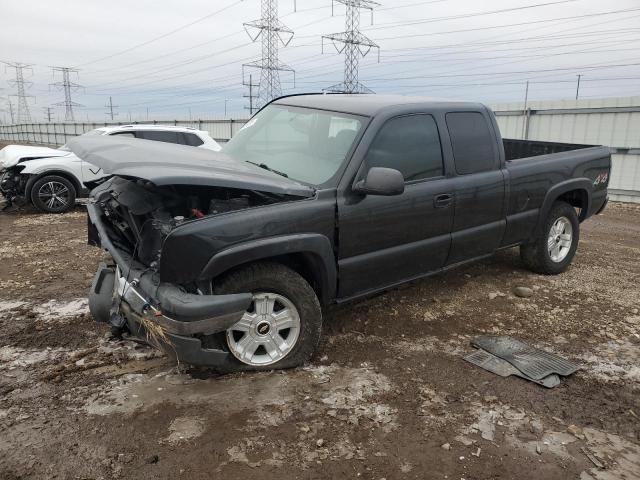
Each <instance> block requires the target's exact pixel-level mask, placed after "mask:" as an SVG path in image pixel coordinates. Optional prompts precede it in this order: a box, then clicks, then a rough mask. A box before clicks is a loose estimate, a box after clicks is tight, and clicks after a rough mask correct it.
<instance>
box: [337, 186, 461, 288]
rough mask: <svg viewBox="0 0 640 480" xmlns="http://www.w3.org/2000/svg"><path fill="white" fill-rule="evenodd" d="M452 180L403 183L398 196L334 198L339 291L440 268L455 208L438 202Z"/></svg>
mask: <svg viewBox="0 0 640 480" xmlns="http://www.w3.org/2000/svg"><path fill="white" fill-rule="evenodd" d="M453 182H454V180H453V179H434V180H429V181H423V182H418V183H413V184H409V185H407V186H406V188H405V191H404V193H403V194H402V195H398V196H395V197H381V196H373V195H368V196H366V197H361V196H357V195H352V196H348V197H346V198H343V199H341V200H340V201H339V203H338V213H339V218H340V227H339V238H338V245H339V251H340V258H339V260H338V268H339V272H340V283H339V296H340V297H351V296H355V295H358V294H362V293H365V292H367V291H371V290H376V289H379V288H382V287H385V286H388V285H392V284H394V283H398V282H401V281H403V280H408V279H411V278H414V277H417V276H420V275H424V274H426V273H429V272H431V271H434V270H437V269H439V268H442V266H443V265H444V262H445V260H446V258H447V254H448V252H449V246H450V242H451V236H450V231H451V226H452V222H453V208H452V206H453V205H451V206H446V205H444V206H436V205H437V202H435V200H436V198H435V197H436V196H437V195H442V194H451V192H452V189H453Z"/></svg>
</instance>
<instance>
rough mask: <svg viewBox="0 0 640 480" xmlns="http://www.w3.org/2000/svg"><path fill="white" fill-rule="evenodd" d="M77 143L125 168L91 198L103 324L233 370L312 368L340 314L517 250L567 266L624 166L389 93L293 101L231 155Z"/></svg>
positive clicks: (112, 169) (237, 143) (555, 269)
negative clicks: (325, 325)
mask: <svg viewBox="0 0 640 480" xmlns="http://www.w3.org/2000/svg"><path fill="white" fill-rule="evenodd" d="M69 146H70V148H71V149H72V150H73V152H74V153H76V154H77V155H78V156H79V157H80V158H83V159H84V160H86V161H88V162H90V163H92V164H94V165H98V166H100V167H101V168H103V169H104V170H105V172H107V173H110V174H111V175H112V176H111V177H110V178H109V179H108V180H106V181H104V182H103V183H102V184H100V185H99V186H97V187H96V188H95V189H94V190H93V192H92V195H91V200H90V203H89V205H88V214H89V242H90V243H91V244H94V245H97V246H101V247H102V248H104V249H106V250H107V251H108V253H109V254H110V255H109V257H108V260H106V261H105V262H103V263H102V264H101V265H100V267H99V269H98V272H97V274H96V276H95V279H94V282H93V285H92V287H91V292H90V307H91V311H92V313H93V315H94V317H95V318H96V320H98V321H103V322H108V323H111V325H112V327H113V328H114V329H115V330H116V332H117V333H127V334H131V335H134V336H141V337H145V338H147V339H148V340H149V341H150V342H152V343H153V344H155V345H156V346H158V347H162V348H165V349H166V350H167V351H169V352H173V353H175V354H176V355H177V357H178V359H179V360H181V361H183V362H185V363H188V364H194V365H208V366H212V367H216V368H218V369H220V370H226V371H230V370H238V369H247V368H248V369H271V368H286V367H293V366H297V365H300V364H302V363H303V362H305V361H307V360H308V359H309V358H310V357H311V355H312V354H313V352H314V350H315V348H316V346H317V344H318V340H319V338H320V332H321V324H322V312H323V310H324V309H325V308H326V307H327V306H329V305H331V304H336V303H342V302H346V301H349V300H353V299H357V298H361V297H363V296H367V295H370V294H373V293H375V292H379V291H382V290H385V289H388V288H390V287H393V286H395V285H399V284H401V283H404V282H407V281H411V280H415V279H418V278H421V277H425V276H428V275H431V274H434V273H437V272H442V271H443V270H447V269H450V268H453V267H456V266H458V265H461V264H465V263H467V262H471V261H474V260H478V259H481V258H484V257H486V256H489V255H491V254H493V253H494V252H496V251H497V250H500V249H505V248H510V247H514V246H519V247H520V253H521V258H522V262H523V263H524V265H525V266H526V267H527V268H529V269H531V270H533V271H535V272H539V273H541V274H557V273H560V272H562V271H564V270H565V269H566V268H567V267H568V265H569V264H570V262H571V260H572V259H573V256H574V254H575V252H576V248H577V246H578V237H579V228H580V222H582V221H584V220H585V219H587V218H588V217H589V216H591V215H593V214H596V213H599V212H600V211H602V210H603V209H604V207H605V205H606V202H607V184H608V178H609V172H610V167H611V158H610V153H609V150H608V148H605V147H598V146H588V145H570V144H558V143H546V142H534V141H523V140H502V139H501V136H500V132H499V130H498V126H497V124H496V120H495V118H494V115H493V113H492V112H491V111H490V110H489V109H488V108H487V107H485V106H484V105H481V104H478V103H468V102H451V101H442V100H431V99H426V98H410V97H396V96H381V95H352V96H350V95H300V96H289V97H283V98H280V99H277V100H275V101H273V102H272V103H270V104H269V105H267V106H266V107H264V108H263V109H262V110H261V111H260V112H258V113H257V114H256V115H255V116H254V117H253V118H252V119H251V120H250V121H249V122H248V123H247V124H246V125H245V126H244V128H243V129H242V130H241V131H240V132H239V133H238V134H237V135H236V136H235V137H234V138H233V139H232V140H231V141H230V142H229V143H228V144H227V145H226V146H225V147H224V148H223V151H222V152H209V151H199V150H196V149H191V148H188V147H182V146H174V145H168V144H167V145H165V144H160V143H157V142H147V141H144V140H129V139H119V138H115V139H114V138H103V137H87V138H80V139H77V140H74V141H72V142H70V144H69Z"/></svg>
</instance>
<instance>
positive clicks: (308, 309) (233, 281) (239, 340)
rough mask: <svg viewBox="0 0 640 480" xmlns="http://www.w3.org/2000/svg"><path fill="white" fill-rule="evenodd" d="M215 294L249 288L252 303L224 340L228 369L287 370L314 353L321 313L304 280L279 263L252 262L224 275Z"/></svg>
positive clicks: (318, 336) (241, 291) (320, 323)
mask: <svg viewBox="0 0 640 480" xmlns="http://www.w3.org/2000/svg"><path fill="white" fill-rule="evenodd" d="M214 292H215V293H216V294H225V293H243V292H251V293H252V294H253V301H252V302H251V305H250V306H249V308H248V309H247V311H246V312H245V314H244V316H243V317H242V319H241V320H240V321H239V322H238V323H236V324H235V325H233V326H232V327H231V328H229V329H228V330H227V331H226V333H225V340H226V344H227V347H228V348H229V352H230V353H231V354H232V355H233V359H232V362H231V364H232V367H231V370H271V369H275V368H291V367H297V366H299V365H302V364H303V363H305V362H307V361H308V360H309V359H310V358H311V356H312V355H313V353H314V352H315V349H316V347H317V346H318V342H319V340H320V332H321V329H322V311H321V309H320V302H319V301H318V297H317V296H316V294H315V292H314V291H313V289H312V288H311V286H310V285H309V284H308V283H307V281H306V280H305V279H304V278H303V277H302V276H301V275H299V274H298V273H296V272H295V271H293V270H291V269H290V268H288V267H286V266H284V265H281V264H278V263H256V264H253V265H249V266H247V267H243V268H241V269H239V270H237V271H235V272H233V273H231V274H229V275H228V276H227V277H225V278H224V279H222V281H221V282H220V283H219V284H218V285H216V287H215V288H214Z"/></svg>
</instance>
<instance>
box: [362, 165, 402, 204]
mask: <svg viewBox="0 0 640 480" xmlns="http://www.w3.org/2000/svg"><path fill="white" fill-rule="evenodd" d="M353 190H354V191H355V192H358V193H363V194H365V195H384V196H387V197H390V196H392V195H400V194H402V193H403V192H404V177H403V176H402V173H400V172H399V171H398V170H395V169H393V168H383V167H372V168H370V169H369V172H367V177H366V178H365V179H363V180H360V181H358V182H356V184H355V185H354V186H353Z"/></svg>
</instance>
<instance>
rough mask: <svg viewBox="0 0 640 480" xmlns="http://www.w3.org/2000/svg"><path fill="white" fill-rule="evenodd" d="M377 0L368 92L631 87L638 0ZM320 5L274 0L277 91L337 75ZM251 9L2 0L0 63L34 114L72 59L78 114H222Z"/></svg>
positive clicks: (0, 75) (540, 94)
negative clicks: (22, 77) (287, 35)
mask: <svg viewBox="0 0 640 480" xmlns="http://www.w3.org/2000/svg"><path fill="white" fill-rule="evenodd" d="M379 3H380V6H378V7H377V8H376V9H375V12H374V17H373V19H374V23H373V25H371V16H370V13H369V12H368V11H365V10H363V11H362V18H361V25H362V33H363V34H365V35H367V36H368V37H369V38H370V39H371V40H373V41H374V42H376V43H377V44H378V45H379V46H380V62H379V63H378V55H377V52H375V51H373V52H370V53H369V55H367V56H366V57H365V58H364V59H362V60H361V65H360V80H361V81H362V82H363V83H364V84H365V85H366V86H368V87H369V88H371V89H372V90H374V91H375V92H377V93H398V94H407V95H409V94H411V95H429V96H439V97H450V98H460V99H468V100H474V101H482V102H487V103H496V102H503V101H521V100H522V99H523V98H524V91H525V82H526V81H527V80H530V82H531V83H530V89H529V98H530V99H534V100H541V99H560V98H574V97H575V90H576V80H577V75H578V74H581V75H583V77H582V82H581V87H580V96H581V97H583V98H596V97H612V96H629V95H634V94H635V95H640V0H611V1H608V2H602V1H598V0H571V1H561V0H492V1H490V2H489V1H480V0H428V1H418V0H393V1H391V0H380V2H379ZM524 7H531V8H524ZM517 8H518V9H517ZM516 9H517V10H516ZM501 10H503V11H501ZM504 10H506V11H504ZM331 11H332V8H331V0H297V11H296V12H294V1H293V0H280V1H279V13H280V18H281V21H282V22H283V23H284V24H285V25H287V26H288V27H290V28H291V29H292V30H293V31H294V32H295V36H294V38H293V40H292V41H291V43H290V44H289V46H287V47H286V48H284V47H283V48H281V50H280V59H281V61H282V62H284V63H286V64H288V65H289V66H291V67H292V68H293V69H295V70H296V84H295V87H294V84H293V75H291V74H290V73H288V72H283V73H282V74H281V80H282V87H283V93H294V92H304V91H320V90H322V89H323V88H325V87H328V86H330V85H332V84H335V83H339V82H341V81H342V79H343V64H344V59H343V57H342V56H341V55H340V54H338V53H337V52H336V50H335V48H334V47H333V46H332V45H331V44H329V43H325V48H324V51H325V53H324V54H322V53H321V35H322V34H329V33H336V32H340V31H342V30H344V14H345V8H344V6H343V5H340V4H336V6H335V11H334V16H333V17H332V16H331ZM215 12H219V13H217V14H214V13H215ZM212 14H214V15H212ZM259 17H260V0H242V1H238V0H214V1H211V0H209V1H204V0H182V1H180V2H169V1H162V2H161V1H158V0H137V1H123V0H110V1H108V2H104V1H101V2H98V1H92V0H47V1H43V0H39V1H36V0H20V1H16V0H0V21H1V25H0V60H4V61H13V62H23V63H30V64H33V69H32V72H27V76H28V77H29V78H28V80H30V81H31V82H33V85H32V86H31V88H29V90H28V93H29V94H31V95H34V97H35V103H33V101H32V102H31V104H30V105H31V111H32V116H33V117H35V118H36V119H42V118H43V116H44V113H43V107H46V106H51V105H52V104H53V103H56V102H59V101H61V100H63V99H64V95H63V92H61V91H58V90H57V89H56V87H51V86H49V84H50V83H52V82H55V81H59V80H60V77H59V76H55V77H54V76H53V74H52V69H51V66H65V67H77V68H78V69H79V72H78V75H77V76H75V75H74V76H73V81H75V82H77V83H79V84H81V85H83V88H81V89H78V90H77V91H74V92H73V100H74V101H76V102H78V103H81V104H83V105H84V107H83V108H78V109H76V112H77V115H76V117H77V118H78V119H82V120H86V119H87V116H88V117H89V118H90V119H91V120H92V121H104V120H106V118H107V117H106V115H105V111H106V109H105V107H104V105H105V104H106V103H107V102H108V100H109V96H111V97H112V98H113V103H114V104H115V105H118V108H117V109H116V111H117V112H118V113H119V116H118V118H117V119H118V120H121V121H128V119H129V115H131V117H132V119H133V120H144V119H145V118H146V115H147V109H148V111H149V118H150V119H153V118H157V119H166V118H179V119H185V118H188V117H189V114H191V115H192V117H194V118H197V117H200V118H214V117H221V116H222V115H223V113H224V105H225V99H226V100H227V102H226V103H227V109H228V115H229V116H231V115H234V116H238V115H244V114H245V111H244V107H245V106H247V105H248V102H247V100H246V99H245V98H243V95H246V94H247V93H248V91H247V88H246V87H243V86H242V64H243V63H247V62H250V61H252V60H257V59H259V58H260V44H259V43H252V42H251V40H250V39H249V37H248V35H247V33H246V32H245V31H244V29H243V22H248V21H251V20H254V19H258V18H259ZM190 23H193V24H192V25H190V26H187V25H189V24H190ZM183 27H185V28H183ZM172 32H173V33H172ZM159 37H162V38H159ZM14 75H15V73H14V71H13V70H12V69H10V68H9V69H6V70H5V69H4V68H2V69H0V98H1V97H5V98H6V97H7V95H10V94H12V93H14V87H12V86H11V85H9V84H8V83H7V80H10V79H11V78H13V76H14ZM258 76H259V74H258V73H256V74H255V75H254V81H257V78H256V77H258ZM2 108H4V109H6V101H4V102H2V101H0V109H2ZM54 108H55V110H54V112H55V114H56V115H62V116H63V114H64V110H63V108H62V107H54ZM189 110H190V111H189ZM2 115H3V113H2V112H0V119H2V118H3V117H2ZM4 115H7V114H6V113H4Z"/></svg>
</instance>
